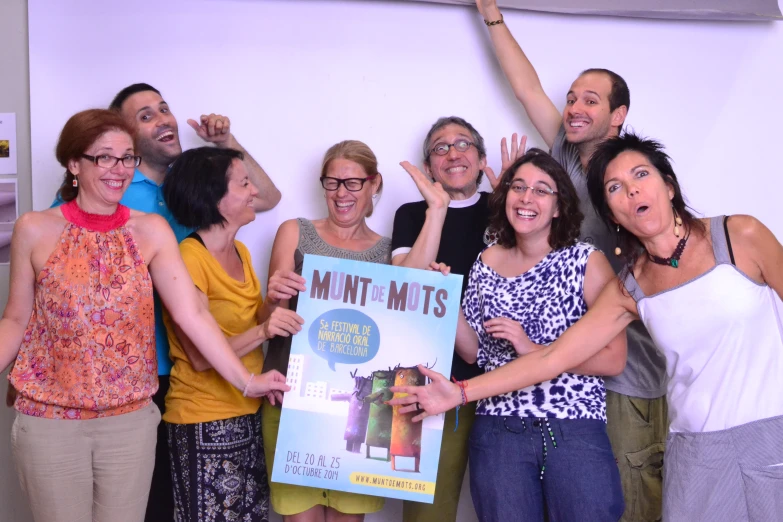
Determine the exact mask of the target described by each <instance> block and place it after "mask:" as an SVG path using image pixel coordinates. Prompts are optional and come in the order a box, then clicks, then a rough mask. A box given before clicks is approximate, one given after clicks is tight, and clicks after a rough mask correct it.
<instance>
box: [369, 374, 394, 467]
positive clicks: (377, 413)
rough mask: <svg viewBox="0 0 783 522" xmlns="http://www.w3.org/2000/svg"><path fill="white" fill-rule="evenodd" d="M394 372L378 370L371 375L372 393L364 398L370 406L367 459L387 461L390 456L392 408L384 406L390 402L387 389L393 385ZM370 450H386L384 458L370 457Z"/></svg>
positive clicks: (389, 393) (390, 394)
mask: <svg viewBox="0 0 783 522" xmlns="http://www.w3.org/2000/svg"><path fill="white" fill-rule="evenodd" d="M394 374H395V370H393V369H391V368H389V370H379V371H377V372H373V374H372V393H371V394H370V395H368V396H367V397H365V399H364V400H365V402H371V404H370V419H369V421H368V424H367V443H366V444H367V458H368V459H376V460H385V461H387V462H388V461H389V459H390V457H391V455H390V453H389V448H390V447H391V430H392V407H391V406H389V405H388V404H386V401H388V400H391V398H392V392H390V391H389V388H390V387H391V386H392V385H393V384H394ZM370 448H383V449H385V450H386V457H385V458H377V457H371V456H370Z"/></svg>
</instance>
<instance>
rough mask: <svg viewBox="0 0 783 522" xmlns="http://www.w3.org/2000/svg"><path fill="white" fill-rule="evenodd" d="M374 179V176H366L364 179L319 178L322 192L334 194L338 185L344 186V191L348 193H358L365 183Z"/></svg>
mask: <svg viewBox="0 0 783 522" xmlns="http://www.w3.org/2000/svg"><path fill="white" fill-rule="evenodd" d="M374 178H375V174H373V175H372V176H367V177H366V178H347V179H339V178H331V177H329V176H321V186H322V187H323V188H324V190H328V191H329V192H334V191H335V190H337V189H339V188H340V185H345V189H346V190H348V191H350V192H359V191H360V190H362V188H363V187H364V184H365V182H367V181H370V180H372V179H374Z"/></svg>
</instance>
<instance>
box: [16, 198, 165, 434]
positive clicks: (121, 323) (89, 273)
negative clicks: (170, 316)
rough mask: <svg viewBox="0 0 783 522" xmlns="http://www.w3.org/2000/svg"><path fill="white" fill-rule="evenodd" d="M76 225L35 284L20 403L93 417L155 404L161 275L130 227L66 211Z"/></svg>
mask: <svg viewBox="0 0 783 522" xmlns="http://www.w3.org/2000/svg"><path fill="white" fill-rule="evenodd" d="M60 208H61V209H62V213H63V216H65V218H66V220H67V221H68V224H67V225H66V226H65V229H64V230H63V232H62V234H61V235H60V240H59V241H58V243H57V246H56V248H55V250H54V252H52V254H51V255H50V256H49V259H48V260H47V261H46V264H45V265H44V267H43V268H42V269H41V272H40V273H39V274H38V277H37V279H36V282H35V300H34V304H33V313H32V315H31V317H30V322H29V323H28V326H27V330H26V331H25V333H24V338H23V341H22V346H21V348H20V350H19V355H18V356H17V358H16V363H15V365H14V369H13V371H12V372H11V374H10V376H9V379H10V381H11V384H12V385H13V386H14V388H16V389H17V390H18V392H19V395H18V398H17V400H16V403H15V408H16V409H17V410H18V411H19V412H21V413H23V414H25V415H32V416H36V417H44V418H49V419H92V418H98V417H110V416H114V415H120V414H123V413H130V412H132V411H136V410H139V409H141V408H143V407H145V406H147V405H148V404H149V403H150V401H151V397H152V395H153V394H154V393H155V391H157V389H158V377H157V376H158V373H157V359H156V354H155V318H154V308H153V307H154V305H153V298H152V280H151V278H150V274H149V272H148V271H147V266H146V264H145V263H144V259H143V258H142V256H141V253H140V252H139V251H138V249H137V247H136V243H135V241H134V239H133V236H131V234H130V232H129V231H128V229H127V228H125V224H126V223H127V221H128V219H129V217H130V210H128V208H127V207H125V206H123V205H119V206H118V208H117V210H116V212H115V213H114V214H112V215H110V216H102V215H93V214H88V213H86V212H84V211H82V210H81V209H80V208H79V207H78V206H77V205H76V201H75V200H74V201H70V202H68V203H66V204H64V205H62V206H61V207H60Z"/></svg>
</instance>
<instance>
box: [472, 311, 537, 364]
mask: <svg viewBox="0 0 783 522" xmlns="http://www.w3.org/2000/svg"><path fill="white" fill-rule="evenodd" d="M484 330H486V332H487V333H488V334H489V335H491V336H492V337H493V338H495V339H505V340H506V341H508V342H510V343H511V345H512V346H513V347H514V351H516V352H517V354H519V355H525V354H526V353H530V352H534V351H536V350H539V349H540V347H539V346H538V345H537V344H535V343H534V342H532V341H531V340H530V339H529V338H528V336H527V334H526V333H525V330H524V329H522V325H521V324H519V323H518V322H517V321H514V320H513V319H509V318H507V317H496V318H494V319H490V320H489V321H487V322H485V323H484Z"/></svg>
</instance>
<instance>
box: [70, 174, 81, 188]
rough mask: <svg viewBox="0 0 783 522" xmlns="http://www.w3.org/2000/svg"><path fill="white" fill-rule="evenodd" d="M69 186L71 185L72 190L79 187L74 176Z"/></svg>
mask: <svg viewBox="0 0 783 522" xmlns="http://www.w3.org/2000/svg"><path fill="white" fill-rule="evenodd" d="M71 185H73V187H74V188H76V187H78V186H79V180H78V179H76V176H74V177H73V181H72V182H71Z"/></svg>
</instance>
